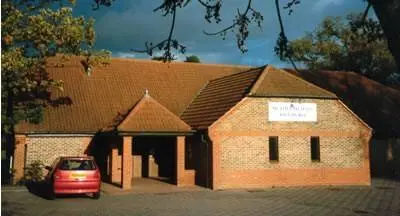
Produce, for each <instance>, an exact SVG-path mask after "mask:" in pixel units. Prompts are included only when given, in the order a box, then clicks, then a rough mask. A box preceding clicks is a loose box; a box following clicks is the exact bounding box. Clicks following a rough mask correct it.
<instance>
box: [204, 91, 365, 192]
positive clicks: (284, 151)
mask: <svg viewBox="0 0 400 216" xmlns="http://www.w3.org/2000/svg"><path fill="white" fill-rule="evenodd" d="M269 101H274V102H278V101H279V102H296V103H316V104H317V122H269V121H268V102H269ZM209 134H210V137H211V139H212V141H213V155H214V158H213V161H215V162H213V163H214V167H213V179H214V185H213V188H214V189H218V188H233V187H261V186H274V185H280V186H291V185H321V184H322V185H330V184H341V185H343V184H350V185H359V184H361V185H369V182H370V176H369V158H368V157H369V156H368V140H369V136H370V129H369V128H368V127H366V126H365V125H364V124H362V123H361V122H360V121H359V119H358V118H357V117H355V116H354V115H353V114H352V113H351V112H350V111H349V110H348V109H347V108H346V107H345V106H344V105H343V104H342V103H341V102H339V101H337V100H323V99H287V98H245V99H244V100H242V101H241V102H240V103H239V104H238V105H236V106H235V107H234V108H233V109H231V110H230V111H229V112H228V113H227V114H225V115H224V116H223V117H222V118H220V119H219V120H218V121H217V122H216V123H214V124H213V125H212V126H211V127H210V130H209ZM269 136H278V137H279V162H278V163H276V162H275V163H274V162H273V163H271V162H270V161H269V152H268V151H269V149H268V148H269V146H268V137H269ZM311 136H320V158H321V161H320V162H312V161H311V145H310V137H311Z"/></svg>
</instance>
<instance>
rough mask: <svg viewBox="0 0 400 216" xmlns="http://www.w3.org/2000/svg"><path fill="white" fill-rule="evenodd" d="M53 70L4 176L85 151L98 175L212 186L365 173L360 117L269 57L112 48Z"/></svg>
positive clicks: (365, 130)
mask: <svg viewBox="0 0 400 216" xmlns="http://www.w3.org/2000/svg"><path fill="white" fill-rule="evenodd" d="M47 68H48V71H49V73H50V75H51V76H52V77H53V78H54V79H60V80H63V81H64V89H65V90H64V92H54V93H53V95H52V97H53V99H54V100H55V101H56V100H59V99H61V98H62V99H64V101H72V102H71V103H68V104H65V105H59V106H57V107H49V108H48V109H47V110H46V111H45V115H44V121H43V122H42V123H41V124H38V125H32V124H28V123H21V124H19V125H17V127H16V144H15V153H14V162H13V166H14V168H15V170H16V173H15V176H16V180H18V179H20V178H22V177H23V168H24V167H26V166H27V165H29V164H30V163H31V162H32V161H34V160H41V161H43V162H44V163H45V164H50V163H51V162H52V160H54V159H55V158H56V157H57V156H62V155H82V154H89V155H94V156H95V158H96V161H97V163H98V164H99V166H100V167H101V170H102V176H103V178H104V179H105V180H107V181H111V182H114V183H118V184H120V185H121V187H122V188H124V189H130V188H131V185H132V184H134V178H133V177H136V178H139V177H141V178H145V177H155V178H160V179H161V178H162V179H167V180H169V181H171V182H174V183H175V184H176V185H178V186H182V185H193V184H196V185H201V186H204V187H209V188H212V189H222V188H250V187H271V186H301V185H369V184H370V168H369V153H368V142H369V140H370V137H371V128H369V127H368V125H366V124H365V123H364V122H363V121H362V120H361V119H359V118H358V117H357V116H356V115H355V114H354V113H353V112H352V111H351V110H350V109H348V108H347V107H346V105H344V104H343V103H342V102H341V101H340V100H339V99H338V98H337V97H336V95H335V94H333V93H331V92H328V91H326V90H324V89H322V88H319V87H317V86H315V85H313V84H311V83H309V82H307V81H305V80H303V79H301V78H299V77H297V76H294V75H292V74H290V73H288V72H286V71H284V70H279V69H275V68H273V67H271V66H265V67H260V68H250V67H243V66H225V65H207V64H193V63H167V64H165V63H161V62H154V61H143V60H126V59H113V60H112V61H111V63H110V64H108V65H104V66H96V67H95V68H94V70H93V73H92V74H91V75H90V76H87V75H85V73H84V71H83V67H82V65H81V64H80V59H79V58H71V59H69V60H68V61H64V62H62V63H60V60H59V59H52V60H49V63H48V67H47Z"/></svg>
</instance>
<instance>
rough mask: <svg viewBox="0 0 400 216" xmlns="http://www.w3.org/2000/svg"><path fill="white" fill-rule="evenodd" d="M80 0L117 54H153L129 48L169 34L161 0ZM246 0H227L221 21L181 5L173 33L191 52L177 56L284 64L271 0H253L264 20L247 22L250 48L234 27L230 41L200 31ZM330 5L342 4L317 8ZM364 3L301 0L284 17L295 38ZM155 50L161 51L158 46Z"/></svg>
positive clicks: (100, 39) (104, 45) (102, 42)
mask: <svg viewBox="0 0 400 216" xmlns="http://www.w3.org/2000/svg"><path fill="white" fill-rule="evenodd" d="M77 2H78V10H77V11H78V12H79V13H77V15H79V14H84V15H85V16H94V18H95V20H96V24H95V29H96V36H97V41H96V47H95V48H96V49H107V50H110V51H111V52H112V53H113V56H116V57H122V58H145V59H149V58H151V57H149V56H147V55H146V54H141V53H133V52H131V51H130V50H131V49H143V48H145V45H144V44H145V42H146V41H148V42H153V43H157V42H159V41H161V40H164V39H165V38H166V37H167V36H168V33H169V27H170V24H171V17H170V16H166V17H163V16H162V15H161V13H160V12H153V9H154V8H156V7H157V5H158V4H159V3H160V2H162V1H161V0H157V1H148V0H135V1H115V2H114V4H113V6H112V7H108V8H102V9H100V10H98V11H91V10H90V8H89V7H88V4H87V2H86V1H77ZM246 3H247V1H243V0H229V2H228V1H224V3H223V6H222V8H221V18H222V22H221V23H219V24H215V23H213V24H209V23H207V22H206V21H205V20H204V15H205V10H204V8H202V7H201V6H200V5H199V4H198V2H197V1H192V2H191V3H190V4H189V5H188V6H187V7H185V8H183V9H180V10H179V11H178V13H177V19H176V23H175V24H176V25H175V31H174V34H173V38H175V39H178V40H179V42H180V43H181V44H183V45H185V46H186V48H187V49H186V51H187V53H185V54H184V55H182V54H179V53H175V54H176V55H177V56H178V59H179V60H180V61H182V60H184V59H185V58H186V56H188V55H192V54H193V55H197V56H199V58H200V60H201V61H202V62H204V63H219V64H246V65H254V66H258V65H262V64H265V63H268V64H285V63H282V62H281V61H280V60H279V58H277V57H276V56H275V53H274V46H275V41H276V39H277V36H278V34H279V24H278V22H277V18H276V12H275V7H274V3H273V1H265V0H255V1H253V3H254V5H253V7H254V8H256V9H257V10H259V11H260V12H261V13H262V14H263V16H264V22H263V23H262V31H261V30H260V29H259V28H258V27H257V26H256V25H255V24H251V25H249V26H248V27H249V31H250V35H249V38H248V41H247V46H248V49H249V51H248V52H247V53H241V52H240V51H239V49H238V48H237V45H236V38H235V32H234V33H231V32H229V33H228V34H227V38H226V40H222V39H221V38H220V37H218V36H215V37H210V36H206V35H204V34H203V33H202V32H203V30H207V31H209V32H213V31H218V30H220V29H222V28H224V27H226V26H228V25H231V24H232V20H233V18H234V16H235V15H236V14H237V12H236V9H237V8H240V11H243V10H244V8H246ZM331 5H337V6H338V7H332V8H330V9H329V10H326V11H324V13H320V11H314V10H317V9H318V10H323V9H324V8H327V7H329V6H331ZM314 8H315V9H314ZM363 8H365V3H364V2H362V1H361V0H352V1H344V0H316V1H302V2H301V4H299V5H298V6H296V8H295V10H294V13H293V14H292V15H290V16H288V15H287V11H286V10H282V17H283V21H284V25H285V30H286V33H287V36H288V38H289V39H290V40H293V39H296V38H298V37H301V36H303V35H304V32H305V31H312V30H313V29H314V28H315V27H316V26H317V24H319V23H320V22H321V20H322V19H323V18H324V17H325V16H328V15H329V16H338V15H344V14H346V13H348V12H356V11H355V9H358V10H363ZM155 53H156V54H161V53H160V52H157V51H155Z"/></svg>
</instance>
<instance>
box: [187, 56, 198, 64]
mask: <svg viewBox="0 0 400 216" xmlns="http://www.w3.org/2000/svg"><path fill="white" fill-rule="evenodd" d="M185 62H194V63H200V58H199V57H197V56H195V55H191V56H186V60H185Z"/></svg>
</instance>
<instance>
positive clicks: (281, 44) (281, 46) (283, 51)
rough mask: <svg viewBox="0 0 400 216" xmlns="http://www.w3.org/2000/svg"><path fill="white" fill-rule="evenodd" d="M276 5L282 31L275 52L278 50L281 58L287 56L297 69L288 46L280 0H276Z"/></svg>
mask: <svg viewBox="0 0 400 216" xmlns="http://www.w3.org/2000/svg"><path fill="white" fill-rule="evenodd" d="M275 7H276V14H277V16H278V21H279V27H280V30H281V32H280V33H279V38H278V41H277V47H275V52H277V53H278V54H279V56H280V58H281V59H284V58H287V59H289V61H290V63H291V64H292V66H293V68H294V69H295V70H296V71H297V70H298V69H297V67H296V64H295V63H294V61H293V59H292V57H291V52H290V50H289V48H288V39H287V37H286V34H285V28H284V26H283V21H282V16H281V10H280V7H279V0H275Z"/></svg>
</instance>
